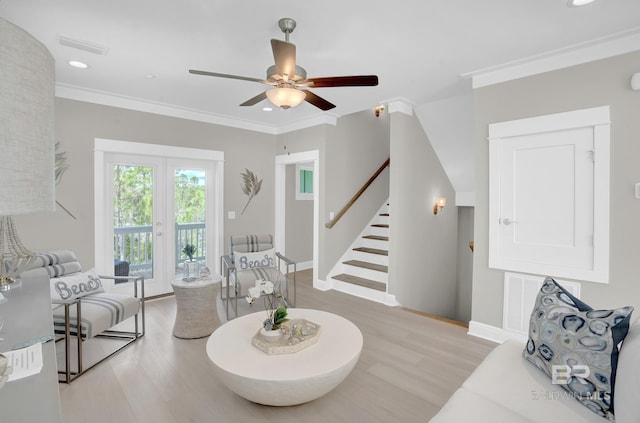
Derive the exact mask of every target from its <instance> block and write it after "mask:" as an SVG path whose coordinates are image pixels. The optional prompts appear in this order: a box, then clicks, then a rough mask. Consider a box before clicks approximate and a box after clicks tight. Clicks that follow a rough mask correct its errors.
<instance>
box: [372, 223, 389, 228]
mask: <svg viewBox="0 0 640 423" xmlns="http://www.w3.org/2000/svg"><path fill="white" fill-rule="evenodd" d="M371 226H373V227H374V228H388V227H389V225H387V224H386V223H374V224H373V225H371Z"/></svg>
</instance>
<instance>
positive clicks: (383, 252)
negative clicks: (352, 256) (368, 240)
mask: <svg viewBox="0 0 640 423" xmlns="http://www.w3.org/2000/svg"><path fill="white" fill-rule="evenodd" d="M353 251H360V252H362V253H370V254H378V255H380V256H388V255H389V252H388V251H387V250H380V249H378V248H367V247H357V248H354V249H353Z"/></svg>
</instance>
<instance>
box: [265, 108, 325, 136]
mask: <svg viewBox="0 0 640 423" xmlns="http://www.w3.org/2000/svg"><path fill="white" fill-rule="evenodd" d="M325 124H326V125H333V126H336V125H337V124H338V115H335V114H333V113H322V114H320V115H317V116H312V117H310V118H308V119H304V120H300V121H297V122H294V123H291V124H289V125H285V126H280V127H278V128H276V131H275V134H276V135H280V134H286V133H287V132H293V131H297V130H299V129H305V128H310V127H312V126H317V125H325Z"/></svg>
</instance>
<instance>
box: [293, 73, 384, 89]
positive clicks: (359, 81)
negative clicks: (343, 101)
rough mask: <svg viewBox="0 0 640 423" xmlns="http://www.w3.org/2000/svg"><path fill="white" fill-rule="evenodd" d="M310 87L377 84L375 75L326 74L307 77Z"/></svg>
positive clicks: (370, 85) (371, 85) (369, 85)
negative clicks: (320, 76)
mask: <svg viewBox="0 0 640 423" xmlns="http://www.w3.org/2000/svg"><path fill="white" fill-rule="evenodd" d="M305 82H312V83H313V84H312V85H311V87H312V88H323V87H374V86H376V85H378V76H377V75H357V76H328V77H326V78H309V79H307V80H306V81H305Z"/></svg>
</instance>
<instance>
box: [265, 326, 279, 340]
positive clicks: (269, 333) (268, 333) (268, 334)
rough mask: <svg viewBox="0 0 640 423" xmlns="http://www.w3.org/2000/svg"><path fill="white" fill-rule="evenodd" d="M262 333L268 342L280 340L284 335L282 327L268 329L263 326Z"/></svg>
mask: <svg viewBox="0 0 640 423" xmlns="http://www.w3.org/2000/svg"><path fill="white" fill-rule="evenodd" d="M260 335H262V337H263V338H264V339H265V341H267V342H278V341H279V340H280V338H281V337H282V332H281V331H280V329H274V330H266V329H265V328H262V329H260Z"/></svg>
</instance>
